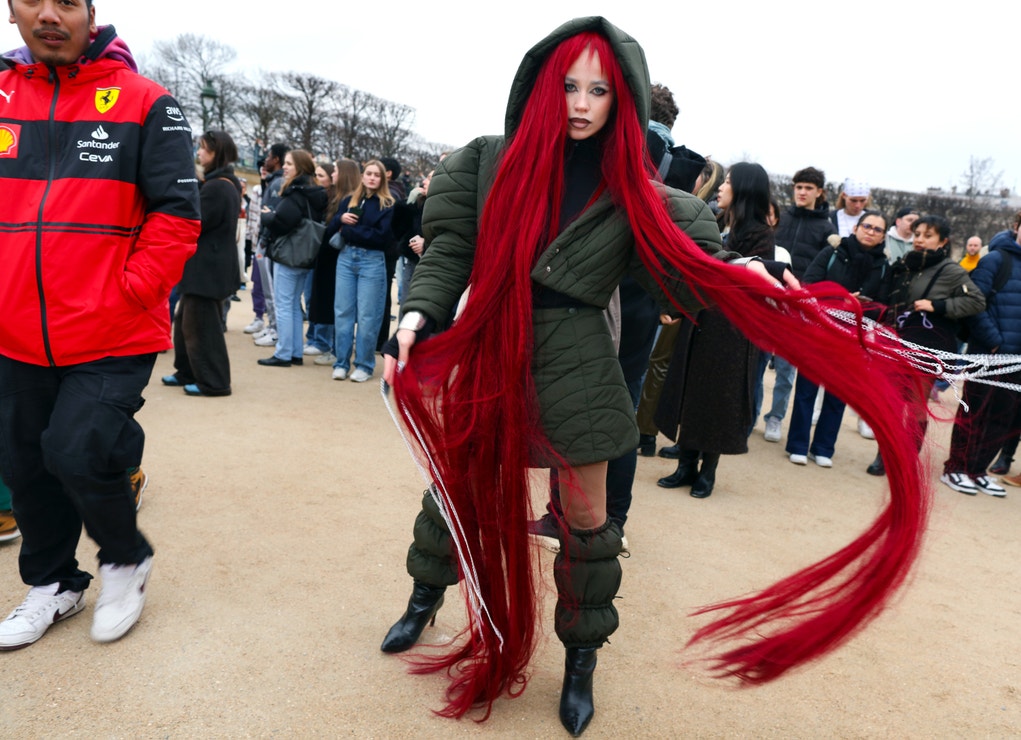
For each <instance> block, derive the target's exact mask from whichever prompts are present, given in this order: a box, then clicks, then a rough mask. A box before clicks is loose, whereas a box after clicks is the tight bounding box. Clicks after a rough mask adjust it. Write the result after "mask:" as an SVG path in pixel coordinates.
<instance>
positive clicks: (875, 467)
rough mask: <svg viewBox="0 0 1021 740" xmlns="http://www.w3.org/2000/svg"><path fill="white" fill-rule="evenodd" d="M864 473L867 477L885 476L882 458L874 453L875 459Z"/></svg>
mask: <svg viewBox="0 0 1021 740" xmlns="http://www.w3.org/2000/svg"><path fill="white" fill-rule="evenodd" d="M865 472H866V473H868V474H869V475H886V466H885V465H883V456H882V455H881V454H879V453H878V452H877V453H876V459H875V460H873V461H872V464H871V465H869V466H868V467H867V468H865Z"/></svg>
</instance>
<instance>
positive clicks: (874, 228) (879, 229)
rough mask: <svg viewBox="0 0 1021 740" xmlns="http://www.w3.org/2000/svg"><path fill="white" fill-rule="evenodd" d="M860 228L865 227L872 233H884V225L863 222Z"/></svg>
mask: <svg viewBox="0 0 1021 740" xmlns="http://www.w3.org/2000/svg"><path fill="white" fill-rule="evenodd" d="M858 228H859V229H864V230H865V231H868V232H870V233H872V234H882V233H883V227H882V226H873V225H872V224H861V225H860V226H859V227H858Z"/></svg>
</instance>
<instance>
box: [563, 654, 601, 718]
mask: <svg viewBox="0 0 1021 740" xmlns="http://www.w3.org/2000/svg"><path fill="white" fill-rule="evenodd" d="M596 650H598V648H594V647H589V648H567V658H566V659H565V660H564V687H563V689H562V690H561V691H560V723H561V724H562V725H563V726H564V729H566V730H567V731H568V732H569V733H571V735H573V736H574V737H578V736H579V735H580V734H581V733H583V732H585V728H586V727H588V723H589V722H591V721H592V715H594V714H595V713H596V708H595V705H594V704H593V703H592V673H593V672H594V671H595V669H596Z"/></svg>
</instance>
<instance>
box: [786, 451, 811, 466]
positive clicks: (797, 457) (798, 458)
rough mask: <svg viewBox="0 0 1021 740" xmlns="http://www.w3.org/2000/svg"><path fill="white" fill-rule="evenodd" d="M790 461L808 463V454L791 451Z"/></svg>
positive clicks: (797, 463) (798, 463) (800, 463)
mask: <svg viewBox="0 0 1021 740" xmlns="http://www.w3.org/2000/svg"><path fill="white" fill-rule="evenodd" d="M790 461H791V462H792V463H794V464H795V465H808V456H807V455H795V454H794V453H791V457H790Z"/></svg>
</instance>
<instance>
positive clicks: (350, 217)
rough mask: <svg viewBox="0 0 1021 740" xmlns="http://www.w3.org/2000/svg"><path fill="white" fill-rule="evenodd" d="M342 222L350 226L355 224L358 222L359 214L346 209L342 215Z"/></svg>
mask: <svg viewBox="0 0 1021 740" xmlns="http://www.w3.org/2000/svg"><path fill="white" fill-rule="evenodd" d="M340 222H341V223H342V224H347V225H348V226H354V225H355V224H356V223H358V215H357V214H355V213H351V212H350V211H345V212H344V215H343V216H341V217H340Z"/></svg>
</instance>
